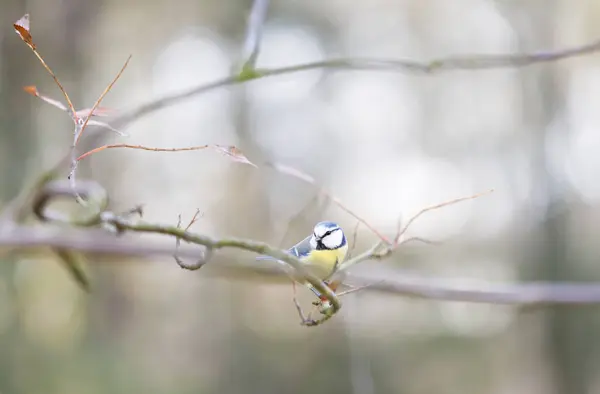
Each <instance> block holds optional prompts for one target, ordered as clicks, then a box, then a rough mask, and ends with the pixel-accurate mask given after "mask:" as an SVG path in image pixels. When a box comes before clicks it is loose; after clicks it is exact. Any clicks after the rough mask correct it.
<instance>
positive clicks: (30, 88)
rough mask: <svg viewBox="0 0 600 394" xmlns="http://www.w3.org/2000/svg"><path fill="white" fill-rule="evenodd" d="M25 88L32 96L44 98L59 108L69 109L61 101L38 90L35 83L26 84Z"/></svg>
mask: <svg viewBox="0 0 600 394" xmlns="http://www.w3.org/2000/svg"><path fill="white" fill-rule="evenodd" d="M23 90H24V91H26V92H27V93H29V94H31V95H32V96H35V97H37V98H40V99H42V100H44V101H45V102H47V103H48V104H52V105H53V106H55V107H56V108H58V109H62V110H63V111H66V110H67V107H66V106H65V105H64V104H63V103H61V102H60V101H58V100H54V99H53V98H50V97H48V96H44V95H42V94H40V92H39V91H38V90H37V88H36V87H35V86H34V85H30V86H25V87H24V88H23Z"/></svg>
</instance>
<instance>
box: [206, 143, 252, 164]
mask: <svg viewBox="0 0 600 394" xmlns="http://www.w3.org/2000/svg"><path fill="white" fill-rule="evenodd" d="M213 147H214V148H215V149H216V150H217V151H219V152H221V153H223V154H225V156H228V157H229V158H230V159H231V160H233V161H237V162H238V163H243V164H249V165H251V166H253V167H257V166H256V164H254V163H252V162H251V161H250V160H248V158H247V157H246V156H244V154H243V153H242V151H241V150H239V149H238V148H237V147H235V146H226V145H213Z"/></svg>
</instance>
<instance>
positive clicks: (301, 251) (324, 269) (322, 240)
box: [257, 222, 348, 297]
mask: <svg viewBox="0 0 600 394" xmlns="http://www.w3.org/2000/svg"><path fill="white" fill-rule="evenodd" d="M287 253H289V254H291V255H293V256H295V257H297V258H299V259H300V260H301V261H302V262H303V263H305V268H306V269H307V271H309V272H310V273H311V274H313V275H314V276H316V277H317V278H319V279H321V280H323V281H325V280H327V279H329V278H330V277H331V276H332V275H333V274H334V273H335V271H336V270H337V268H338V267H339V265H340V264H341V263H342V262H343V261H344V259H345V258H346V254H347V253H348V242H347V241H346V236H345V235H344V231H343V230H342V228H341V227H340V226H339V225H337V224H336V223H333V222H319V223H317V224H316V225H315V227H314V230H313V233H312V234H311V235H309V236H308V237H306V238H304V239H303V240H302V241H300V242H298V243H297V244H296V245H294V246H292V247H291V248H290V249H289V250H287ZM257 260H276V259H274V258H273V257H270V256H258V257H257ZM282 263H283V262H282ZM304 285H305V286H307V287H308V288H310V289H311V290H312V292H313V293H315V294H316V295H317V297H321V294H319V292H318V291H317V289H315V288H314V287H313V286H312V285H310V283H308V282H307V283H304Z"/></svg>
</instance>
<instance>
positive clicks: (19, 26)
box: [13, 14, 35, 49]
mask: <svg viewBox="0 0 600 394" xmlns="http://www.w3.org/2000/svg"><path fill="white" fill-rule="evenodd" d="M13 27H14V28H15V31H16V32H17V34H18V35H19V37H21V39H22V40H23V41H24V42H25V43H26V44H27V45H29V46H30V47H31V48H32V49H35V44H34V43H33V38H32V37H31V32H30V30H29V14H25V15H23V17H21V19H19V20H18V21H16V22H15V23H14V24H13Z"/></svg>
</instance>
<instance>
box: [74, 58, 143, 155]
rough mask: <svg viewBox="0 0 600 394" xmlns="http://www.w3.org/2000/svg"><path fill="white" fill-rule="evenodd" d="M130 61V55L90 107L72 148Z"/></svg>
mask: <svg viewBox="0 0 600 394" xmlns="http://www.w3.org/2000/svg"><path fill="white" fill-rule="evenodd" d="M130 60H131V55H129V57H127V60H125V63H124V64H123V66H122V67H121V69H120V70H119V72H118V73H117V75H116V76H115V77H114V78H113V80H112V81H111V82H110V83H109V84H108V86H107V87H106V88H105V89H104V91H103V92H102V94H101V95H100V97H98V99H97V100H96V102H95V103H94V106H93V107H92V109H91V111H90V114H89V115H88V116H86V117H85V122H83V126H81V130H79V133H77V135H75V141H74V142H73V148H74V147H75V146H76V145H77V143H78V142H79V139H80V138H81V135H82V134H83V132H84V131H85V128H86V127H87V124H88V122H89V120H90V118H91V117H92V115H93V114H94V111H96V108H98V106H99V105H100V103H101V102H102V100H103V99H104V97H105V96H106V95H107V94H108V92H110V90H111V89H112V87H113V86H114V84H115V83H116V82H117V81H118V80H119V78H120V77H121V75H122V74H123V71H125V69H126V68H127V65H128V64H129V61H130Z"/></svg>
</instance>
